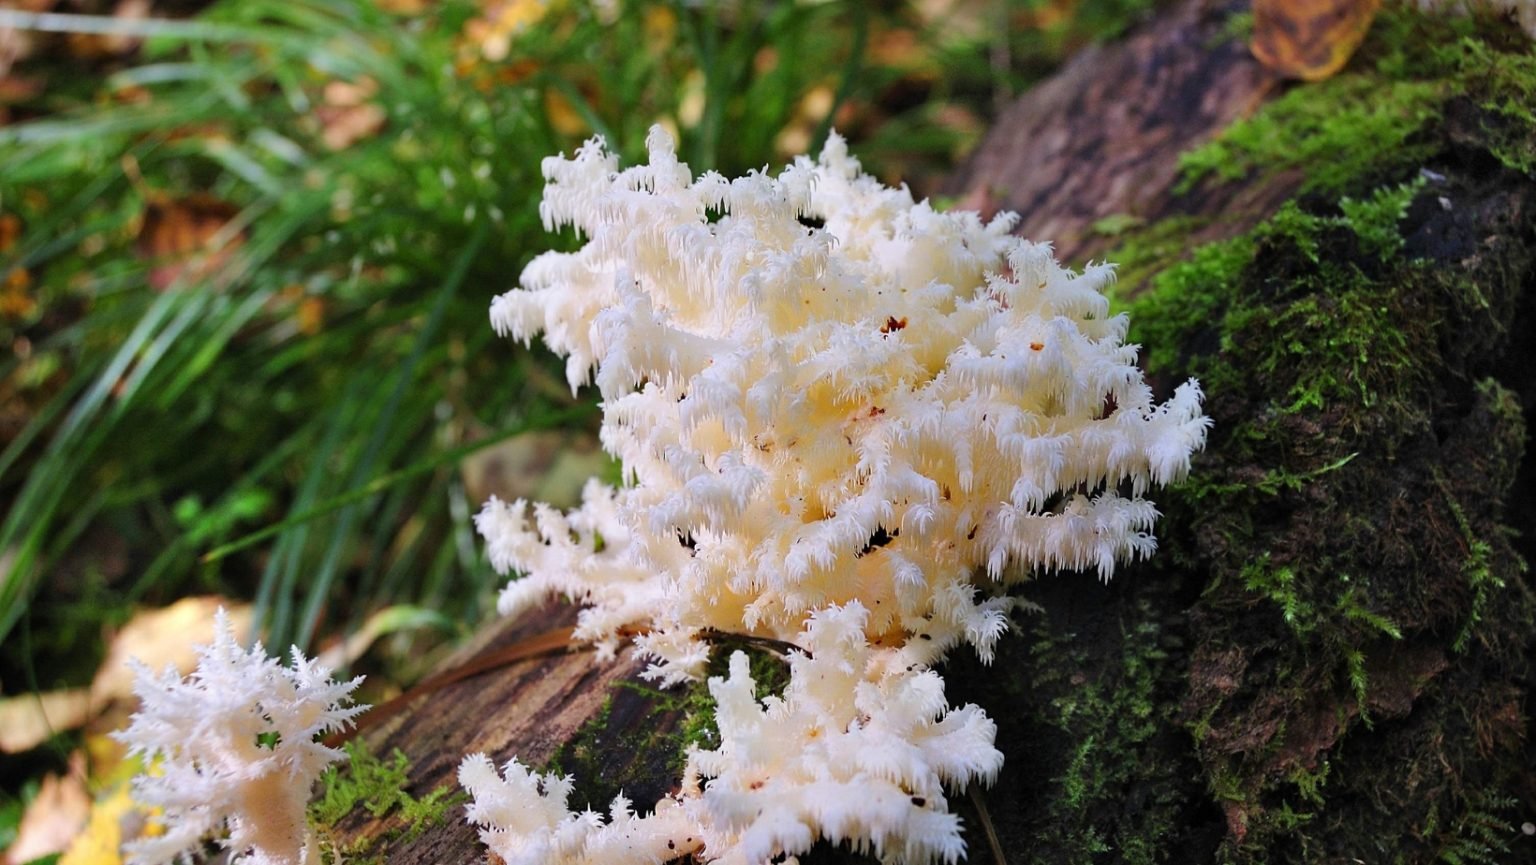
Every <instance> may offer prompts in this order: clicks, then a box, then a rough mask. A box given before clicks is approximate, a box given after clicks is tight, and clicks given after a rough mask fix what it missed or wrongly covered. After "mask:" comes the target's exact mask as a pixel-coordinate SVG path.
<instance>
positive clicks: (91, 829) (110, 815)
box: [58, 783, 142, 865]
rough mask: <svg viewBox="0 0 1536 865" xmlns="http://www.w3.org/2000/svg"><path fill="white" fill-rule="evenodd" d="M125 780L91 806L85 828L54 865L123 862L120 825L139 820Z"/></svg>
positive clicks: (116, 864) (98, 864)
mask: <svg viewBox="0 0 1536 865" xmlns="http://www.w3.org/2000/svg"><path fill="white" fill-rule="evenodd" d="M137 815H138V811H137V809H136V808H135V806H134V803H133V797H132V796H131V795H130V794H129V788H128V785H127V784H126V783H123V784H119V785H118V786H117V787H116V788H114V789H113V790H112V792H110V793H108V794H107V795H105V796H103V797H102V798H100V799H98V800H97V801H96V802H95V803H94V804H92V805H91V814H90V817H89V819H88V820H87V822H86V826H85V831H83V832H81V833H80V834H78V835H76V836H75V839H74V841H73V842H71V843H70V845H69V849H67V850H65V851H64V855H63V856H61V857H59V862H58V865H120V863H121V862H122V861H123V853H122V847H123V841H124V840H128V839H125V838H124V837H123V834H124V833H123V824H124V823H125V822H126V823H131V824H137V823H140V822H142V821H141V820H138V819H135V817H136V816H137Z"/></svg>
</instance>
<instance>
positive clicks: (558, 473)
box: [459, 430, 609, 507]
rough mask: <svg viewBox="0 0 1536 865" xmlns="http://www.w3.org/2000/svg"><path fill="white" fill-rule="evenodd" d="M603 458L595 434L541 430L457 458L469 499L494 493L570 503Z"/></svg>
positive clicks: (509, 497) (510, 498)
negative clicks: (459, 459)
mask: <svg viewBox="0 0 1536 865" xmlns="http://www.w3.org/2000/svg"><path fill="white" fill-rule="evenodd" d="M608 460H609V457H608V455H607V454H605V453H603V450H602V448H601V446H600V445H599V444H598V441H597V437H596V436H593V435H591V434H589V433H565V432H552V431H547V430H545V431H536V432H527V433H523V434H522V435H518V436H514V437H512V438H510V439H507V440H506V441H504V442H501V443H499V444H497V445H494V446H492V447H488V448H486V449H485V450H481V451H476V452H475V453H472V454H470V455H469V456H466V457H465V458H464V459H463V460H461V461H460V462H459V472H460V476H461V477H462V478H463V480H464V487H465V492H466V494H468V496H469V499H470V501H473V502H483V501H485V500H486V499H487V498H489V497H491V496H492V495H495V496H498V497H500V498H502V499H504V500H506V501H515V500H517V499H530V500H533V501H539V502H549V503H551V504H553V505H555V506H556V507H569V506H573V505H576V504H578V503H580V501H581V488H582V487H583V486H584V485H585V484H586V481H587V479H588V478H590V477H592V476H593V475H597V474H600V473H602V472H603V471H604V470H605V469H606V468H607V463H608Z"/></svg>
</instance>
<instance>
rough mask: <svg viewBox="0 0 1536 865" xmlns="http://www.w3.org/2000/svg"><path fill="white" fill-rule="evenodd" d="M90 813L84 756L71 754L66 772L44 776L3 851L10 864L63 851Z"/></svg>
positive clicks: (29, 860)
mask: <svg viewBox="0 0 1536 865" xmlns="http://www.w3.org/2000/svg"><path fill="white" fill-rule="evenodd" d="M90 813H91V797H90V794H89V793H87V792H85V757H84V755H82V754H81V753H80V752H79V751H76V752H75V753H74V754H71V755H70V758H69V770H68V773H67V774H65V775H52V774H50V775H47V776H45V777H44V778H43V784H42V787H41V789H39V790H38V791H37V798H35V799H33V800H32V802H31V803H30V804H28V805H27V810H26V812H25V813H24V814H22V815H21V825H19V826H17V827H16V841H15V843H13V844H12V845H11V846H10V849H8V850H6V851H5V861H6V862H7V863H9V865H17V863H21V862H31V861H32V860H33V859H37V858H39V857H41V856H50V855H52V854H54V853H60V852H62V851H63V850H64V849H65V848H66V847H68V846H69V843H70V842H71V841H73V840H74V839H75V836H77V835H79V834H80V831H81V830H82V829H84V828H85V825H86V821H87V820H88V819H89V817H90Z"/></svg>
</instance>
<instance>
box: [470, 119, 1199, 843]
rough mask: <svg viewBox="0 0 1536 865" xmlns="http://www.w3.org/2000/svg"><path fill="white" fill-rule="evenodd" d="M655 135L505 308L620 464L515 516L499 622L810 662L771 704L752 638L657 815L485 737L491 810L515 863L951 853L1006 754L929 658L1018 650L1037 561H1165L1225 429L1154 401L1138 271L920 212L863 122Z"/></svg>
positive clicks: (671, 673) (1193, 393) (611, 162)
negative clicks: (710, 727)
mask: <svg viewBox="0 0 1536 865" xmlns="http://www.w3.org/2000/svg"><path fill="white" fill-rule="evenodd" d="M647 143H648V147H649V153H650V157H649V161H648V163H647V164H645V165H641V166H636V167H631V168H627V169H623V170H620V169H619V167H618V164H617V160H616V158H615V157H614V156H613V155H612V154H610V153H608V152H607V151H606V149H605V148H604V146H603V144H602V142H601V141H600V140H594V141H591V142H589V143H587V144H586V145H585V146H584V147H582V148H581V149H580V150H579V151H577V153H576V154H575V156H574V157H573V158H564V157H560V158H552V159H549V160H546V161H545V164H544V173H545V176H546V178H547V180H548V185H547V187H546V190H545V196H544V201H543V205H542V208H541V212H542V215H543V218H544V222H545V224H546V226H547V227H549V228H551V229H555V228H559V227H562V226H566V225H571V226H574V227H575V229H576V230H577V231H578V232H579V233H580V234H581V235H582V236H584V237H585V238H586V243H585V245H584V246H582V247H581V248H580V249H579V250H577V251H576V252H572V253H558V252H550V253H546V254H544V255H542V256H540V257H539V258H538V259H536V260H535V261H534V262H533V263H532V264H530V265H529V266H528V268H527V269H526V270H525V271H524V273H523V277H522V285H521V287H520V288H518V289H516V290H513V291H511V292H509V293H507V294H505V295H502V296H501V297H498V298H497V299H496V300H495V302H494V303H493V304H492V307H491V319H492V321H493V323H494V324H495V326H496V328H497V330H498V331H500V332H502V333H509V334H511V335H512V336H514V337H516V338H518V339H521V340H524V341H529V340H532V339H533V338H534V337H535V336H540V335H542V338H543V340H544V342H545V343H546V344H547V345H548V346H549V347H550V348H551V349H553V350H554V351H556V352H557V353H560V354H562V355H565V356H566V357H567V362H566V370H567V376H568V378H569V381H570V384H571V386H572V388H577V387H579V386H581V385H582V384H583V383H586V382H588V381H589V380H592V379H593V378H594V377H595V381H596V384H597V386H598V388H599V391H600V393H601V396H602V401H603V426H602V440H603V443H604V446H605V447H606V448H607V449H608V450H609V451H610V452H611V453H612V454H614V455H615V456H616V457H617V458H618V459H619V460H620V461H621V462H622V464H623V468H624V474H625V483H624V485H623V486H621V487H619V488H611V487H608V486H605V485H602V484H599V483H596V482H593V483H591V484H589V485H588V487H587V489H586V492H585V496H584V503H583V504H582V506H581V507H580V508H578V509H577V510H575V511H573V512H570V513H560V512H558V511H556V510H554V509H551V508H549V507H547V506H544V505H532V506H530V505H529V504H528V503H526V502H522V501H518V502H511V503H508V502H502V501H497V500H495V499H492V500H491V501H490V502H488V503H487V504H486V506H485V508H484V510H483V511H482V512H481V513H480V514H479V516H478V518H477V524H478V527H479V529H480V531H481V533H482V534H483V535H484V536H485V539H486V542H487V544H488V547H489V550H490V555H491V559H492V562H493V563H494V565H495V567H496V568H497V569H498V570H499V571H501V572H503V573H512V572H518V573H520V574H522V576H521V577H519V578H518V579H515V580H513V581H512V582H511V583H510V584H509V585H508V587H507V589H506V590H505V591H504V593H503V594H502V597H501V609H502V611H503V612H504V613H509V614H510V613H515V612H517V611H519V610H522V609H525V608H527V607H528V606H530V605H532V604H536V603H540V602H542V601H543V600H545V599H546V598H548V597H550V596H565V597H568V598H571V599H574V600H576V601H578V602H579V603H581V604H582V605H583V610H582V612H581V616H580V622H579V627H578V630H577V636H578V638H580V639H582V640H586V641H590V642H591V643H593V644H595V645H596V646H597V647H598V649H599V650H600V651H601V652H603V653H605V654H608V655H611V654H612V653H613V652H615V651H616V650H617V649H618V647H619V646H620V643H621V629H624V628H630V629H632V630H634V631H639V632H641V633H642V635H641V636H639V637H638V638H636V639H635V641H634V650H635V651H636V652H638V653H639V654H640V655H641V656H642V657H644V658H646V659H648V660H649V662H650V665H649V668H648V675H650V676H651V677H653V678H656V679H658V680H660V681H661V682H663V683H664V684H672V683H676V682H679V681H683V680H687V679H691V678H696V677H698V676H700V675H701V673H702V670H703V668H704V666H705V663H706V661H707V659H708V646H707V645H706V644H705V643H704V642H703V641H702V640H701V634H703V632H705V631H706V629H718V630H721V631H727V632H734V633H741V634H749V635H755V636H760V637H766V638H772V639H775V640H782V641H787V642H791V643H794V644H796V645H797V646H800V647H802V648H803V649H805V650H806V651H807V652H808V654H797V653H793V652H792V653H791V655H790V660H789V665H790V679H789V684H788V686H787V688H786V689H785V691H784V693H783V695H782V696H780V697H775V698H769V699H766V700H763V701H758V700H756V699H754V698H753V687H752V681H751V678H750V676H749V674H748V671H747V667H746V663H745V660H744V657H742V656H737V657H733V658H732V659H731V666H730V674H729V675H728V676H727V677H725V678H724V679H712V680H710V682H709V688H710V691H711V693H712V694H713V695H714V697H715V699H716V701H717V703H718V712H717V720H718V724H719V731H720V746H719V747H718V748H716V749H714V750H711V751H696V752H694V753H693V754H691V755H690V757H689V761H688V770H687V771H688V782H687V783H686V784H685V787H684V789H683V791H682V792H681V793H680V794H679V795H678V797H677V798H676V799H668V800H666V801H664V802H662V803H661V804H660V805H658V806H657V808H656V811H655V813H654V814H651V815H648V816H640V817H637V816H635V815H634V814H633V813H632V811H631V810H630V807H629V804H628V803H627V802H622V801H621V802H618V803H615V806H614V808H613V813H612V816H611V818H610V819H609V820H608V821H604V820H603V819H602V818H600V817H598V816H597V815H595V814H592V813H590V812H586V813H582V814H576V813H570V812H567V811H566V802H565V799H566V798H567V794H568V792H569V789H570V788H569V786H568V785H567V784H566V783H565V782H564V781H563V780H562V779H557V778H544V779H543V780H542V781H537V780H536V779H534V777H533V776H532V775H531V774H530V773H529V772H528V770H526V769H525V768H523V767H522V766H521V765H520V764H518V763H517V762H516V761H513V762H512V763H510V764H508V765H507V767H506V772H505V775H504V776H501V777H498V776H497V775H496V773H495V772H494V771H493V770H492V769H491V766H490V763H489V761H488V760H486V759H485V758H484V757H482V756H475V757H471V758H469V759H468V760H466V762H465V764H464V767H463V769H462V771H461V777H462V779H463V781H464V783H465V784H466V786H467V787H468V788H469V789H470V792H471V793H472V794H473V796H474V799H475V801H474V804H473V805H472V806H471V808H470V814H471V818H472V820H473V821H474V822H476V823H477V824H479V825H481V826H482V827H483V828H482V833H483V835H484V837H485V839H486V841H487V842H488V843H489V844H490V846H491V848H492V850H494V851H495V852H496V853H497V854H498V855H500V856H501V857H502V858H504V859H506V860H507V861H508V862H509V863H516V862H529V863H532V862H599V861H601V862H656V861H662V860H664V859H666V858H668V857H669V856H673V855H680V852H694V853H695V854H696V855H697V857H698V858H699V859H701V860H704V861H720V862H726V863H732V862H740V863H753V865H757V863H765V862H768V861H770V860H773V861H781V860H782V858H783V857H793V856H794V855H795V854H798V853H802V852H804V851H806V850H808V849H809V848H810V847H811V846H812V844H813V843H814V842H815V841H816V840H817V839H818V838H821V839H826V840H829V841H833V842H847V843H849V844H851V845H852V846H853V847H855V848H858V849H866V850H870V851H873V852H874V853H875V854H876V855H878V856H879V857H880V858H881V859H882V860H884V861H888V862H932V861H946V862H953V861H955V860H957V859H958V858H960V857H961V856H962V855H963V854H964V848H963V844H962V842H961V840H960V832H959V821H958V819H957V818H956V817H955V816H954V815H953V814H951V813H949V812H948V809H947V807H946V801H945V794H944V791H945V789H946V788H948V789H951V790H953V789H958V788H961V787H963V786H964V785H966V784H968V783H971V782H974V781H988V780H990V779H991V778H993V777H995V776H996V774H997V772H998V771H999V769H1000V768H1001V762H1002V758H1001V755H1000V753H999V752H998V751H997V750H996V749H995V748H994V747H993V738H994V734H995V727H994V725H993V723H992V722H991V721H990V720H989V719H987V717H986V716H985V714H984V713H983V712H982V711H981V710H980V709H978V708H977V707H975V706H964V707H960V708H952V707H950V706H949V704H948V702H947V701H946V699H945V697H944V687H943V681H942V679H941V678H940V677H939V676H938V674H937V673H935V672H933V671H932V670H931V669H930V667H931V666H932V665H933V664H934V663H936V662H937V661H938V660H940V659H941V658H942V657H944V655H945V654H946V652H948V651H949V650H950V649H952V648H954V647H955V646H957V645H960V644H965V645H968V646H970V647H971V648H972V649H973V650H974V651H976V652H977V653H979V654H980V656H981V657H982V658H983V659H990V658H991V655H992V652H993V648H994V645H995V643H996V641H997V640H998V639H999V637H1001V636H1002V635H1003V634H1004V633H1005V632H1006V631H1007V630H1008V627H1009V625H1008V614H1009V611H1010V609H1012V608H1013V607H1014V606H1015V605H1016V604H1017V603H1019V602H1018V601H1017V599H1015V598H1014V597H1012V596H1010V595H1009V594H1008V590H1009V589H1010V587H1011V586H1014V585H1016V584H1018V583H1020V582H1023V581H1025V580H1027V579H1029V578H1030V577H1031V576H1032V575H1036V574H1039V573H1042V572H1048V571H1054V570H1087V571H1091V572H1094V573H1096V574H1097V575H1098V577H1100V578H1101V579H1109V578H1110V576H1111V575H1112V574H1113V573H1114V571H1115V568H1116V566H1117V565H1118V564H1119V563H1122V562H1126V561H1130V560H1133V559H1136V558H1140V557H1144V556H1147V555H1149V554H1151V553H1152V551H1153V550H1154V548H1155V546H1156V543H1155V541H1154V539H1153V537H1152V534H1151V530H1152V527H1153V524H1154V522H1155V521H1156V518H1157V510H1156V508H1155V506H1154V505H1153V503H1152V502H1151V501H1149V500H1148V499H1146V498H1145V497H1144V496H1145V494H1146V493H1147V492H1148V491H1149V490H1151V489H1153V488H1154V487H1160V486H1164V485H1166V484H1170V483H1174V482H1176V481H1178V480H1180V479H1181V478H1183V477H1184V475H1185V474H1186V473H1187V472H1188V470H1189V465H1190V458H1191V455H1192V454H1193V453H1194V452H1195V451H1196V450H1198V449H1199V448H1200V447H1202V446H1203V444H1204V442H1205V436H1206V429H1207V427H1208V425H1209V421H1208V420H1207V418H1206V417H1205V416H1204V415H1203V413H1202V411H1201V405H1200V402H1201V394H1200V389H1199V386H1198V384H1196V383H1195V382H1194V381H1189V382H1187V383H1185V384H1183V385H1181V386H1180V387H1178V388H1177V389H1176V390H1175V391H1174V393H1173V394H1172V396H1171V397H1169V398H1168V399H1167V400H1166V401H1164V402H1162V403H1157V402H1155V401H1154V398H1153V394H1152V390H1151V388H1150V387H1149V386H1148V385H1147V383H1146V382H1145V381H1144V378H1143V376H1142V374H1141V371H1140V370H1139V369H1138V368H1137V366H1136V351H1137V348H1136V346H1134V345H1127V344H1125V342H1124V339H1125V333H1126V324H1127V321H1126V318H1125V317H1124V316H1123V315H1111V314H1110V312H1109V304H1108V301H1107V300H1106V299H1105V297H1104V295H1103V294H1102V290H1103V289H1104V287H1105V286H1106V285H1107V284H1108V283H1109V281H1110V280H1111V279H1112V277H1113V269H1112V267H1111V266H1109V265H1095V266H1091V267H1089V268H1087V269H1086V270H1085V271H1084V272H1082V273H1076V272H1073V271H1070V270H1067V269H1064V268H1062V267H1061V266H1060V265H1059V264H1058V263H1057V262H1056V261H1055V259H1054V257H1053V256H1052V253H1051V249H1050V247H1049V246H1048V245H1044V244H1037V243H1032V242H1030V241H1027V240H1024V239H1021V238H1018V237H1015V236H1013V235H1011V234H1010V233H1009V232H1010V229H1012V228H1013V226H1014V225H1015V223H1016V217H1015V216H1014V215H1012V214H1003V215H1001V216H999V217H997V218H995V219H993V220H991V221H990V222H983V221H982V220H981V219H980V218H979V217H978V216H977V215H976V214H974V213H969V212H959V211H957V212H940V211H937V210H934V209H933V207H931V206H930V205H929V204H928V203H927V202H915V201H913V199H912V196H911V194H910V193H909V192H908V191H907V190H906V189H904V188H901V189H892V188H888V187H885V186H883V185H881V184H880V183H879V182H878V181H876V180H874V179H873V178H871V177H868V176H866V175H864V174H863V173H861V171H860V169H859V164H858V162H857V160H855V159H853V158H852V157H850V156H849V154H848V152H847V148H846V146H845V145H844V143H843V141H842V140H841V139H839V138H837V137H835V136H834V137H833V138H832V139H831V140H830V141H829V142H828V144H827V146H826V148H825V150H824V151H823V152H822V154H821V156H820V157H819V158H818V159H816V160H814V161H813V160H811V159H809V158H805V157H802V158H799V159H797V160H796V161H795V163H794V164H793V165H791V166H789V167H787V168H786V169H784V170H783V171H782V172H781V173H779V174H778V175H777V176H773V175H769V174H766V173H753V174H750V175H748V176H746V177H741V178H736V179H727V178H725V177H722V176H720V175H718V174H715V173H705V174H702V175H700V176H698V177H695V176H694V175H693V173H692V172H691V171H690V170H689V168H688V166H687V165H685V164H682V163H681V162H679V161H678V159H677V157H676V155H675V150H674V145H673V142H672V141H671V140H670V138H669V137H668V136H667V135H666V134H665V133H664V132H662V131H661V130H660V129H655V130H653V131H652V133H651V135H650V138H649V139H648V142H647ZM855 791H857V792H855ZM518 803H527V804H526V807H527V808H528V809H530V810H529V811H528V812H527V813H526V814H525V813H523V811H521V810H520V809H521V808H523V807H525V806H524V805H519V804H518ZM557 806H558V807H557ZM535 813H536V814H539V815H543V816H541V817H540V818H539V820H537V821H534V820H533V818H532V817H531V816H530V815H532V814H535ZM513 815H520V816H513ZM530 821H531V822H530ZM669 843H670V846H669ZM658 845H659V846H658ZM624 851H628V852H624ZM658 857H659V858H658Z"/></svg>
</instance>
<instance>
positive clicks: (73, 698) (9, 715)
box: [0, 688, 91, 754]
mask: <svg viewBox="0 0 1536 865" xmlns="http://www.w3.org/2000/svg"><path fill="white" fill-rule="evenodd" d="M90 717H91V692H90V690H89V689H87V688H70V689H68V690H63V691H49V692H48V693H46V694H21V695H19V696H15V697H6V698H5V699H3V700H0V753H6V754H19V753H21V752H22V751H30V750H32V749H33V748H36V747H37V746H38V745H41V744H43V743H44V742H46V741H48V740H49V739H51V738H53V736H54V734H55V733H58V732H59V731H61V730H73V729H75V728H76V727H80V726H83V725H84V724H85V722H86V721H87V720H89V719H90Z"/></svg>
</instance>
